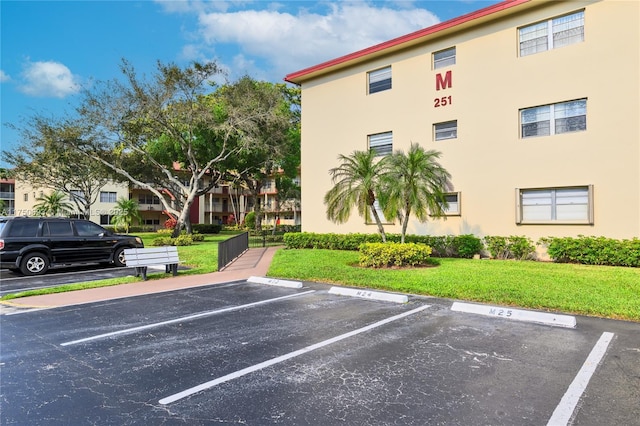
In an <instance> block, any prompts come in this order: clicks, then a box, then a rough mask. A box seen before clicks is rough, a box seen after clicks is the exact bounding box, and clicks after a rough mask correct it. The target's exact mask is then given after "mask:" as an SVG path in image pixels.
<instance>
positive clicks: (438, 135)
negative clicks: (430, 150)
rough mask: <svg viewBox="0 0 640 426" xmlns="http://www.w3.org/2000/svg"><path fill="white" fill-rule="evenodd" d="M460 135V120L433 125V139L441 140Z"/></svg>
mask: <svg viewBox="0 0 640 426" xmlns="http://www.w3.org/2000/svg"><path fill="white" fill-rule="evenodd" d="M457 137H458V120H452V121H445V122H444V123H436V124H434V125H433V139H434V140H436V141H441V140H445V139H456V138H457Z"/></svg>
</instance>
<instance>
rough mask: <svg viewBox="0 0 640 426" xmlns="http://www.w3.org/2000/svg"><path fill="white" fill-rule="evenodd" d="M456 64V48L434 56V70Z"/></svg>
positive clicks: (436, 53) (442, 51)
mask: <svg viewBox="0 0 640 426" xmlns="http://www.w3.org/2000/svg"><path fill="white" fill-rule="evenodd" d="M455 64H456V48H455V47H451V48H449V49H445V50H441V51H439V52H435V53H434V54H433V69H434V70H435V69H438V68H444V67H448V66H449V65H455Z"/></svg>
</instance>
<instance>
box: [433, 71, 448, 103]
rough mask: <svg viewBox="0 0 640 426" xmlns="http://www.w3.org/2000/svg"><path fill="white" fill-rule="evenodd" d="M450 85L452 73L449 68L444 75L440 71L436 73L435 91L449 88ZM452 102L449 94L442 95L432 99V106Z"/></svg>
mask: <svg viewBox="0 0 640 426" xmlns="http://www.w3.org/2000/svg"><path fill="white" fill-rule="evenodd" d="M451 86H452V74H451V71H450V70H449V71H447V72H446V73H445V74H444V77H443V76H442V73H438V74H436V91H439V90H445V89H450V88H451ZM452 103H453V102H452V98H451V96H442V97H440V98H435V99H434V100H433V106H434V108H438V107H443V106H447V105H451V104H452Z"/></svg>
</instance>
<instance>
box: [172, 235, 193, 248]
mask: <svg viewBox="0 0 640 426" xmlns="http://www.w3.org/2000/svg"><path fill="white" fill-rule="evenodd" d="M192 244H193V237H192V236H191V235H189V234H180V235H178V236H177V237H176V238H173V245H174V246H190V245H192Z"/></svg>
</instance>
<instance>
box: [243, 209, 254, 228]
mask: <svg viewBox="0 0 640 426" xmlns="http://www.w3.org/2000/svg"><path fill="white" fill-rule="evenodd" d="M244 226H245V227H246V228H249V229H253V228H255V227H256V213H255V212H249V213H247V214H246V216H245V217H244Z"/></svg>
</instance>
